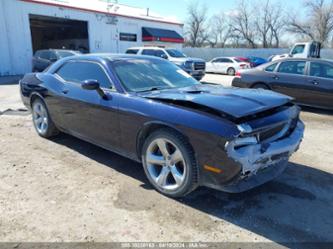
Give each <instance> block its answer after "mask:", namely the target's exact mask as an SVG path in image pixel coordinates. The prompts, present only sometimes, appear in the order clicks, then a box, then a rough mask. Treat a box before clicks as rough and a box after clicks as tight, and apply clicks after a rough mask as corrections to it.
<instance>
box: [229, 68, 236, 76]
mask: <svg viewBox="0 0 333 249" xmlns="http://www.w3.org/2000/svg"><path fill="white" fill-rule="evenodd" d="M227 74H228V75H229V76H235V74H236V70H235V69H234V68H232V67H231V68H228V70H227Z"/></svg>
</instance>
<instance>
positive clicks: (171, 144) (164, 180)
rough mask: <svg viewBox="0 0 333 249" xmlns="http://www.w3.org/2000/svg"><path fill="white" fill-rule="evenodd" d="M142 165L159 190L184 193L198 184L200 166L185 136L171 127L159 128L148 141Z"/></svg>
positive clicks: (171, 194)
mask: <svg viewBox="0 0 333 249" xmlns="http://www.w3.org/2000/svg"><path fill="white" fill-rule="evenodd" d="M142 163H143V168H144V171H145V173H146V176H147V178H148V180H149V182H150V183H151V184H152V185H153V186H154V188H155V189H156V190H157V191H159V192H160V193H162V194H164V195H166V196H169V197H172V198H177V197H183V196H185V195H187V194H189V193H190V192H191V191H193V190H194V189H195V188H196V187H197V184H198V183H197V182H198V167H197V163H196V160H195V156H194V152H193V149H192V148H191V146H190V145H189V143H188V142H187V141H186V139H185V138H184V137H183V136H181V135H180V134H179V133H178V132H176V131H174V130H172V129H159V130H156V131H155V132H153V133H152V134H151V135H150V136H149V137H148V138H147V139H146V141H145V143H144V145H143V149H142Z"/></svg>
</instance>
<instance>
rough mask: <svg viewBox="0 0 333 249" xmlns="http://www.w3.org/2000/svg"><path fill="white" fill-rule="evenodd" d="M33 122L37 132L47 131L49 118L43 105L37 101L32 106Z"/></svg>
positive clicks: (43, 132)
mask: <svg viewBox="0 0 333 249" xmlns="http://www.w3.org/2000/svg"><path fill="white" fill-rule="evenodd" d="M32 117H33V122H34V125H35V127H36V130H37V132H38V133H39V134H45V133H46V132H47V128H48V124H49V120H48V115H47V111H46V108H45V106H44V105H43V104H42V103H41V102H39V101H37V102H35V103H34V105H33V108H32Z"/></svg>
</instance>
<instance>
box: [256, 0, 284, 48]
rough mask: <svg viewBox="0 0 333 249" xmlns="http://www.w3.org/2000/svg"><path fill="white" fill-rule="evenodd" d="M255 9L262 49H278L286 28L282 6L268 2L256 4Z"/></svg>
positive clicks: (267, 0) (268, 0)
mask: <svg viewBox="0 0 333 249" xmlns="http://www.w3.org/2000/svg"><path fill="white" fill-rule="evenodd" d="M255 9H256V10H257V17H256V20H255V26H256V29H257V33H258V39H259V40H260V41H261V45H262V47H263V48H268V47H278V46H279V41H280V38H279V37H280V33H281V31H282V29H283V26H284V11H283V9H282V7H281V5H280V4H279V3H272V2H271V1H270V0H266V1H265V2H264V3H262V2H256V4H255Z"/></svg>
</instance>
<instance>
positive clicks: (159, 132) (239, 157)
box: [20, 54, 304, 197]
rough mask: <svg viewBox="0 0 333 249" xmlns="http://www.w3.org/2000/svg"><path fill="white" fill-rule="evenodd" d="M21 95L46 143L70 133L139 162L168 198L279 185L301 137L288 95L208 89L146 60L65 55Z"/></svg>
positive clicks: (30, 77)
mask: <svg viewBox="0 0 333 249" xmlns="http://www.w3.org/2000/svg"><path fill="white" fill-rule="evenodd" d="M20 88H21V95H22V100H23V102H24V104H25V105H26V106H27V107H28V108H31V111H32V118H33V124H34V126H35V128H36V131H37V133H38V134H39V135H40V136H42V137H45V138H49V137H51V136H55V135H57V134H58V133H59V132H65V133H68V134H71V135H73V136H76V137H78V138H80V139H83V140H85V141H88V142H91V143H93V144H96V145H98V146H101V147H103V148H105V149H107V150H110V151H113V152H116V153H119V154H121V155H123V156H125V157H128V158H131V159H133V160H136V161H138V162H142V164H143V168H144V171H145V173H146V175H147V178H148V179H149V181H150V182H151V184H152V185H153V186H154V187H155V188H156V189H157V190H158V191H159V192H161V193H163V194H165V195H167V196H171V197H180V196H184V195H186V194H188V193H190V192H191V191H193V190H194V189H195V188H196V187H197V186H200V185H201V186H208V187H212V188H216V189H219V190H223V191H227V192H242V191H245V190H248V189H250V188H253V187H256V186H258V185H261V184H263V183H265V182H267V181H269V180H272V179H274V178H275V177H277V176H278V175H279V174H280V173H281V172H282V171H283V170H284V169H285V168H286V166H287V164H288V159H289V157H290V155H291V154H292V153H293V152H295V151H296V150H297V149H298V147H299V144H300V142H301V140H302V137H303V131H304V125H303V123H302V121H300V119H299V108H298V107H297V106H296V105H294V104H293V103H292V102H291V98H289V97H287V96H285V95H281V94H277V93H273V92H271V91H266V90H250V89H248V90H241V89H227V88H223V87H221V86H213V85H203V84H201V83H199V82H198V81H196V80H194V79H193V78H192V77H191V76H189V75H188V74H187V73H185V72H184V71H183V70H182V69H180V68H179V67H177V66H175V65H174V64H172V63H170V62H168V61H166V60H162V59H159V58H155V57H149V56H131V55H111V54H98V55H97V54H96V55H94V54H91V55H81V56H76V57H68V58H64V59H61V60H60V61H58V62H56V63H55V64H53V65H52V66H51V67H50V68H49V69H47V70H46V71H44V72H43V73H32V74H27V75H25V77H24V78H23V79H22V80H21V81H20Z"/></svg>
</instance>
